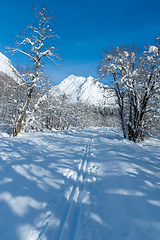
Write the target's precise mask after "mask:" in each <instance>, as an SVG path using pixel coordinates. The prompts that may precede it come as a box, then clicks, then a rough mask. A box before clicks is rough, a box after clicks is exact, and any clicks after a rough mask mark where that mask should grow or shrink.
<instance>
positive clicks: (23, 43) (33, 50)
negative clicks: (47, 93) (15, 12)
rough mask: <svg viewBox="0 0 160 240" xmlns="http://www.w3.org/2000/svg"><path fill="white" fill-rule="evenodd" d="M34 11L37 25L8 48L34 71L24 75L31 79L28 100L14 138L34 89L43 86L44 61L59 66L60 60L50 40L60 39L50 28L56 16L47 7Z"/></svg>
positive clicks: (24, 32)
mask: <svg viewBox="0 0 160 240" xmlns="http://www.w3.org/2000/svg"><path fill="white" fill-rule="evenodd" d="M33 10H34V15H35V17H36V21H37V24H36V25H29V26H28V27H27V28H26V29H25V30H24V31H22V32H21V33H20V34H19V35H17V38H16V39H15V45H14V46H13V47H6V48H7V49H8V50H9V51H11V52H12V53H13V54H14V53H17V52H18V53H22V54H23V55H25V56H27V57H28V58H29V59H30V60H31V62H32V63H33V68H32V69H33V71H31V72H29V73H27V75H24V77H27V78H28V79H29V87H28V99H27V101H26V103H25V105H24V107H23V110H22V111H21V114H20V115H19V118H18V121H17V123H16V130H15V133H14V136H17V135H18V133H20V131H21V129H22V122H23V119H24V117H25V114H26V111H27V109H28V107H29V104H30V101H31V98H32V94H33V91H34V89H37V88H39V87H40V85H41V84H43V78H41V74H42V68H44V65H43V60H44V59H45V58H48V59H50V60H51V61H52V62H53V63H54V64H57V63H56V60H57V59H58V60H60V57H59V56H58V54H57V51H56V48H55V47H54V46H53V45H51V46H50V45H49V40H53V39H55V38H58V36H57V35H55V34H54V32H53V31H52V30H51V27H50V22H51V20H52V19H53V18H55V16H54V15H50V14H49V11H48V8H47V7H46V6H43V7H42V8H41V10H38V9H37V8H34V9H33Z"/></svg>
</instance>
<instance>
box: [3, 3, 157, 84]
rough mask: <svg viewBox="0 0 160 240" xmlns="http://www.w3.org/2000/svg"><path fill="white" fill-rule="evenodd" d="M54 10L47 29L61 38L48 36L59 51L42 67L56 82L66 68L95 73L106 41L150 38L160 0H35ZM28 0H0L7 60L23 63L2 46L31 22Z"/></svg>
mask: <svg viewBox="0 0 160 240" xmlns="http://www.w3.org/2000/svg"><path fill="white" fill-rule="evenodd" d="M44 3H45V4H46V5H47V6H48V7H49V10H50V12H51V13H52V12H53V11H54V10H56V11H57V12H56V14H57V16H58V17H57V18H56V19H54V20H53V22H52V25H51V26H52V30H53V31H54V32H55V33H56V34H59V36H60V39H57V40H55V41H54V42H53V45H54V46H56V47H57V48H58V49H59V50H58V52H59V54H60V55H61V56H63V61H62V62H60V66H59V67H58V66H55V65H54V64H53V63H52V62H49V61H47V62H46V65H45V67H46V72H48V73H50V74H51V76H52V78H53V80H54V83H55V84H58V83H60V82H61V81H62V80H63V79H64V78H66V77H68V76H69V75H70V74H74V75H76V76H84V77H88V76H90V75H91V76H93V77H97V66H98V63H99V62H100V61H101V58H102V51H103V50H104V49H107V48H109V47H110V46H111V45H114V46H118V45H120V44H124V43H125V44H132V43H135V44H137V45H139V46H142V45H145V44H155V37H156V36H158V35H159V34H160V31H159V25H160V14H159V11H160V1H159V0H134V1H132V0H130V1H128V0H123V1H119V0H110V1H108V0H92V1H91V0H80V1H79V0H67V1H66V0H57V1H54V0H45V1H44V0H39V1H37V5H38V6H39V7H41V6H42V5H43V4H44ZM32 5H33V1H32V0H27V1H22V0H21V1H20V0H14V1H11V0H5V1H1V8H0V30H1V38H0V51H1V52H2V53H4V54H5V55H6V56H7V57H8V58H10V60H11V61H12V64H13V65H14V66H16V65H17V64H22V65H26V64H28V63H29V59H28V58H27V57H23V56H21V55H20V54H16V55H13V56H12V55H11V54H10V53H5V46H12V44H13V38H14V37H16V35H17V34H18V33H20V32H21V31H22V30H23V29H25V28H26V26H28V25H29V24H30V23H34V22H35V18H34V17H33V14H32V12H31V6H32Z"/></svg>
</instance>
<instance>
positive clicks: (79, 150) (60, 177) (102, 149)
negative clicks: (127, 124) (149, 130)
mask: <svg viewBox="0 0 160 240" xmlns="http://www.w3.org/2000/svg"><path fill="white" fill-rule="evenodd" d="M0 239H1V240H6V239H9V240H51V239H53V240H82V239H83V240H106V239H107V240H124V239H126V240H142V239H145V240H159V239H160V139H158V138H157V139H150V140H147V141H145V142H143V143H140V144H135V143H133V142H129V141H127V140H124V139H123V137H122V134H121V133H119V132H118V130H116V129H110V128H106V129H105V128H104V129H94V130H76V131H75V130H74V131H73V130H72V131H59V132H43V133H27V134H21V135H19V136H18V137H16V138H8V137H6V136H4V135H3V134H0Z"/></svg>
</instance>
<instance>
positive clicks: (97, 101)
mask: <svg viewBox="0 0 160 240" xmlns="http://www.w3.org/2000/svg"><path fill="white" fill-rule="evenodd" d="M58 87H59V88H60V90H61V91H62V92H65V93H66V94H67V95H70V96H71V98H72V99H73V101H82V102H85V103H89V104H94V105H97V106H99V105H101V106H114V105H115V102H116V98H115V95H114V92H113V91H112V90H111V89H109V88H107V86H105V88H104V86H103V84H102V83H100V82H98V81H96V80H95V79H94V78H93V77H88V78H85V77H76V76H74V75H70V76H69V77H68V78H66V79H64V80H63V81H62V82H61V83H60V84H59V85H58Z"/></svg>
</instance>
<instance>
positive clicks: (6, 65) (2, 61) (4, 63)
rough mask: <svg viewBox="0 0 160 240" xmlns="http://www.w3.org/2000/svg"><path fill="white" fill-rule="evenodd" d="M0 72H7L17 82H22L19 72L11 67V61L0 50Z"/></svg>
mask: <svg viewBox="0 0 160 240" xmlns="http://www.w3.org/2000/svg"><path fill="white" fill-rule="evenodd" d="M0 72H2V73H4V74H7V75H8V76H9V77H11V78H13V79H14V80H15V81H16V82H17V83H22V81H23V78H22V76H21V75H20V74H19V72H18V71H17V70H16V69H15V68H14V67H13V65H12V64H11V61H10V60H9V59H8V58H7V57H6V56H5V55H4V54H2V53H1V52H0Z"/></svg>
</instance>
